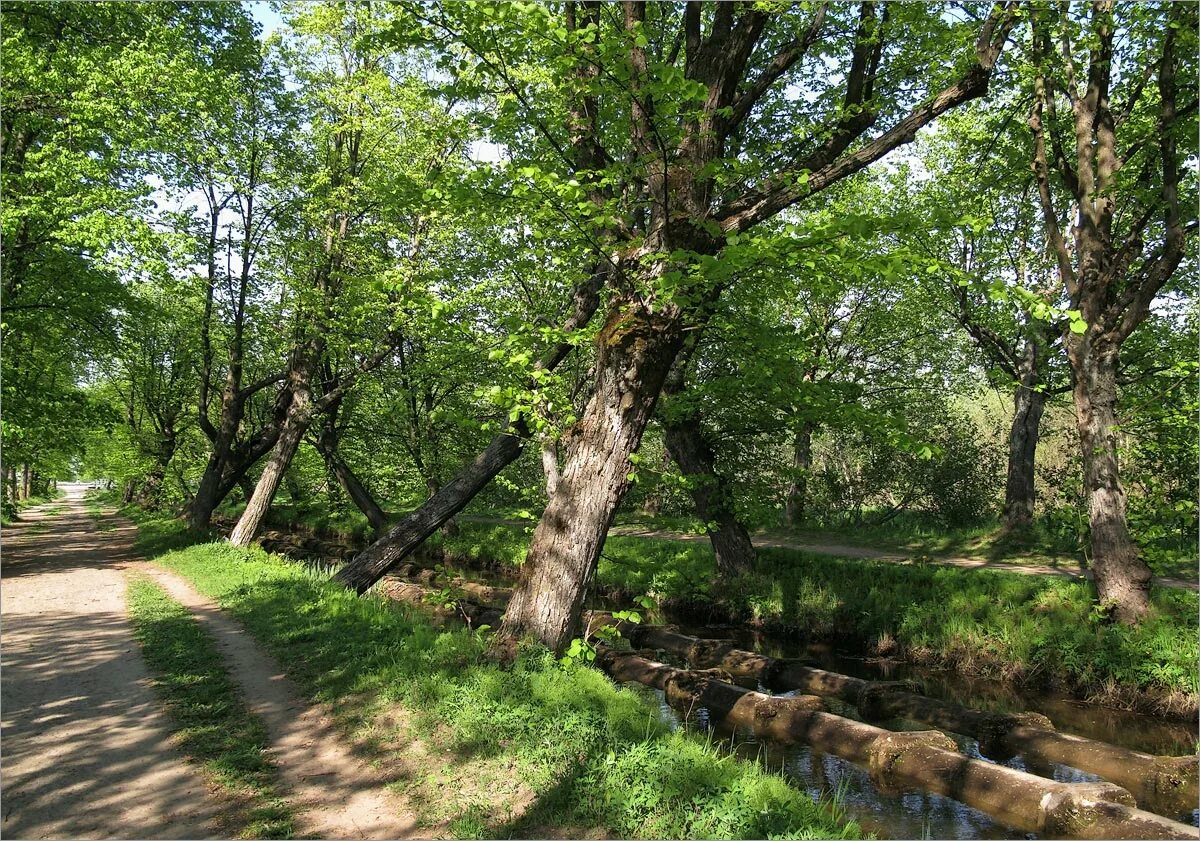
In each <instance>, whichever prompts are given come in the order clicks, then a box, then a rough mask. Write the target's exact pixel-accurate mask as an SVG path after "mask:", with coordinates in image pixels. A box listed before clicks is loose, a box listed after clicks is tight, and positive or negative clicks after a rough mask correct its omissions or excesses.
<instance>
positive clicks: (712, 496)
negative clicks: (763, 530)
mask: <svg viewBox="0 0 1200 841" xmlns="http://www.w3.org/2000/svg"><path fill="white" fill-rule="evenodd" d="M663 429H664V432H665V436H664V439H665V442H666V446H667V450H668V451H669V452H670V453H671V458H672V459H674V460H675V463H676V464H677V465H679V469H680V471H681V472H682V473H683V475H684V476H685V477H687V479H688V493H689V494H690V495H691V497H692V502H693V504H694V505H695V506H696V515H697V516H698V517H700V519H701V520H702V521H703V522H704V530H705V532H706V533H707V534H708V539H709V541H710V542H711V543H712V548H713V553H714V554H715V555H716V557H717V575H718V576H720V577H721V578H733V577H734V576H737V575H741V574H743V573H745V572H748V571H749V570H750V567H751V566H753V564H754V545H753V544H752V543H751V542H750V533H749V532H748V531H746V527H745V526H744V525H742V523H741V521H740V520H738V518H737V515H736V514H734V512H733V504H732V503H733V500H732V497H731V493H730V490H729V487H728V485H727V483H726V482H725V480H724V478H723V477H722V476H721V475H720V474H719V473H717V469H716V455H715V454H714V453H713V449H712V447H711V446H710V445H709V443H708V441H707V439H705V437H704V432H703V431H702V430H701V428H700V417H699V413H698V412H689V413H687V414H685V415H684V416H683V417H681V418H675V419H672V420H668V421H665V422H664V423H663Z"/></svg>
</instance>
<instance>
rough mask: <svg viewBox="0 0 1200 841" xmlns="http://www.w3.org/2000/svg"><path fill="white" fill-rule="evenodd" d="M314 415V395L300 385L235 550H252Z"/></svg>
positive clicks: (234, 539)
mask: <svg viewBox="0 0 1200 841" xmlns="http://www.w3.org/2000/svg"><path fill="white" fill-rule="evenodd" d="M312 411H313V409H312V395H311V394H310V393H309V391H308V388H307V387H306V386H304V385H303V384H302V383H300V384H298V385H297V386H296V387H295V388H294V389H293V391H292V405H291V407H290V409H289V411H288V415H287V419H286V420H285V421H284V423H283V429H282V430H280V432H279V440H278V441H276V442H275V447H274V448H273V449H272V450H271V457H270V459H268V460H267V465H266V468H265V469H264V470H263V473H262V476H260V477H259V479H258V484H257V485H255V487H254V494H253V495H252V496H251V497H250V501H249V502H247V503H246V510H245V511H243V512H242V516H241V517H240V518H239V519H238V522H237V525H236V526H234V529H233V531H232V532H230V534H229V542H230V543H231V544H233V545H234V546H249V545H250V544H251V543H253V542H254V538H256V537H257V536H258V531H259V529H260V528H262V522H263V520H264V519H265V518H266V516H267V511H268V510H269V509H270V507H271V503H272V502H273V501H274V500H275V494H276V493H277V492H278V491H279V485H280V483H281V482H282V481H283V476H284V474H285V473H287V469H288V467H289V466H290V465H291V463H292V458H293V457H294V456H295V455H296V450H297V449H298V448H299V447H300V442H301V441H302V440H303V439H304V433H305V431H306V430H307V429H308V424H309V422H310V421H311V420H312Z"/></svg>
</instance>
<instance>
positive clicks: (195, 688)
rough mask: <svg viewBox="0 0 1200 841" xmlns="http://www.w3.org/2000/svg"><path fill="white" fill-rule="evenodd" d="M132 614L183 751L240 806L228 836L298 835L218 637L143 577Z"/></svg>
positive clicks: (132, 590) (226, 822)
mask: <svg viewBox="0 0 1200 841" xmlns="http://www.w3.org/2000/svg"><path fill="white" fill-rule="evenodd" d="M129 612H130V616H131V618H132V619H133V625H134V631H135V633H136V635H137V638H138V640H139V641H140V642H141V644H142V654H143V656H144V657H145V659H146V663H147V665H148V666H149V667H150V671H151V673H152V675H153V678H154V687H155V690H156V691H157V692H158V693H159V695H160V696H161V697H162V698H163V700H164V701H165V702H166V706H167V711H168V713H169V714H170V717H171V720H172V721H173V723H174V728H173V729H174V733H175V738H176V739H177V740H178V744H179V746H180V748H181V750H182V751H183V752H184V753H185V754H186V755H187V756H188V757H189V758H190V759H192V760H193V761H195V762H197V763H199V764H200V765H201V766H202V767H203V768H204V770H205V773H206V774H207V776H208V777H209V778H210V779H211V780H212V781H213V783H215V784H216V786H217V787H218V788H219V790H221V791H223V792H224V793H225V794H226V795H228V799H229V800H230V802H231V803H232V804H233V807H232V808H230V809H227V810H226V812H225V813H224V814H223V817H222V822H223V826H222V827H221V828H222V831H225V832H229V833H230V834H231V835H235V836H236V837H238V838H290V837H292V833H293V825H292V815H291V810H290V807H289V806H288V804H287V803H286V802H285V801H284V800H283V799H282V798H281V797H280V796H279V794H278V788H279V783H278V772H277V771H276V769H275V767H274V766H273V765H272V764H271V762H270V760H269V759H268V758H267V754H266V750H267V748H268V746H269V745H268V741H267V735H266V731H265V730H264V728H263V726H262V724H261V723H260V722H259V721H258V720H257V719H256V718H254V716H253V715H251V713H250V712H249V711H248V710H247V709H246V707H245V704H243V702H242V700H241V698H240V697H239V694H238V690H237V687H236V686H235V685H234V683H233V681H232V679H231V678H230V676H229V674H228V672H227V671H226V670H225V666H224V664H223V661H222V658H221V654H220V652H219V651H218V650H217V647H216V644H215V642H214V641H213V639H212V638H211V637H210V636H209V635H208V633H207V632H206V631H205V630H204V629H203V628H201V627H200V625H199V623H198V622H197V621H196V620H195V619H194V618H193V617H192V615H191V614H190V613H189V611H188V610H187V608H185V607H184V606H183V605H181V604H179V603H178V602H176V601H175V600H174V599H172V598H171V597H170V596H168V595H167V594H166V593H165V592H164V591H163V590H162V589H161V588H160V587H159V586H158V585H156V584H154V583H152V582H151V581H149V580H147V579H146V578H144V577H140V576H139V577H136V578H134V579H132V580H131V581H130V582H129Z"/></svg>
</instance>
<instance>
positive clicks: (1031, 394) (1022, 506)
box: [1004, 378, 1046, 532]
mask: <svg viewBox="0 0 1200 841" xmlns="http://www.w3.org/2000/svg"><path fill="white" fill-rule="evenodd" d="M1026 379H1028V378H1022V382H1021V384H1020V385H1018V386H1017V390H1016V394H1015V395H1014V396H1013V408H1014V412H1013V422H1012V427H1011V428H1010V429H1009V431H1008V479H1007V481H1006V482H1005V485H1004V528H1005V530H1007V531H1010V532H1015V531H1022V530H1024V529H1027V528H1029V526H1030V525H1032V524H1033V510H1034V506H1035V504H1036V502H1037V488H1036V485H1035V480H1034V467H1035V462H1036V458H1037V445H1038V436H1039V434H1040V429H1041V424H1042V412H1043V411H1044V410H1045V408H1046V393H1045V392H1044V391H1041V390H1039V389H1038V388H1037V384H1036V381H1035V382H1026V381H1025V380H1026ZM1035 380H1036V378H1035Z"/></svg>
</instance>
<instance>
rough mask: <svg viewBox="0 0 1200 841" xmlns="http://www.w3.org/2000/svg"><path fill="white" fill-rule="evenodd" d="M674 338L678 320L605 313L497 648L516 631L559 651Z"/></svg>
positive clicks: (675, 348) (678, 339) (571, 629)
mask: <svg viewBox="0 0 1200 841" xmlns="http://www.w3.org/2000/svg"><path fill="white" fill-rule="evenodd" d="M682 342H683V333H682V329H681V324H680V322H679V320H678V319H677V318H671V317H669V316H665V315H662V314H658V313H651V312H647V311H644V310H643V311H637V312H629V311H628V310H626V309H623V308H622V307H621V306H620V305H619V304H618V305H616V306H614V308H613V309H612V310H611V311H610V313H609V316H608V320H607V322H606V324H605V326H604V329H602V330H601V331H600V334H599V335H598V336H597V339H596V350H597V358H596V363H595V368H596V386H595V390H594V391H593V392H592V396H591V399H590V400H589V401H588V404H587V407H586V408H585V409H584V411H583V414H582V416H581V417H580V419H579V421H578V422H577V423H576V424H575V425H574V426H573V427H572V429H571V430H570V433H569V438H568V443H567V456H566V460H565V464H564V466H563V470H562V474H561V476H560V477H559V482H558V489H557V492H556V493H555V494H554V497H553V498H552V499H551V500H550V502H549V504H548V505H547V506H546V510H545V511H544V512H543V513H542V518H541V520H540V521H539V522H538V525H537V528H536V529H535V530H534V533H533V539H532V541H531V542H530V545H529V553H528V554H527V555H526V557H525V563H524V565H523V566H522V567H521V577H520V581H519V583H518V585H517V587H516V590H515V591H514V593H513V598H512V601H511V602H509V606H508V610H507V611H506V612H505V614H504V623H503V626H502V628H501V631H500V633H499V634H498V637H497V640H496V645H497V646H498V647H499V648H501V649H502V650H503V649H504V648H506V647H507V648H509V649H510V650H511V649H512V647H514V646H515V643H516V641H518V640H520V639H522V638H524V637H532V638H534V639H537V640H539V641H540V642H542V643H543V644H545V645H546V646H548V647H549V648H551V649H553V650H555V651H561V650H562V649H563V648H564V647H565V645H566V644H567V642H568V641H569V640H570V639H571V637H572V636H573V635H574V634H575V632H576V629H577V627H578V625H579V616H580V611H581V610H582V608H583V599H584V595H585V593H586V592H587V586H588V583H589V582H590V581H591V577H592V573H593V571H594V570H595V568H596V561H597V559H598V558H599V557H600V551H601V549H602V548H603V547H604V540H605V537H606V536H607V534H608V529H609V526H610V525H611V524H612V518H613V515H614V514H615V513H616V510H617V505H618V504H619V503H620V501H621V498H622V497H623V496H624V495H625V491H626V490H627V489H628V488H629V481H630V480H629V474H630V472H631V470H632V463H631V462H630V460H629V457H630V455H632V454H633V453H634V452H635V451H636V450H637V448H638V445H639V444H640V443H641V440H642V435H643V433H644V432H645V430H646V424H647V422H648V421H649V419H650V416H651V414H653V412H654V406H655V404H656V403H657V402H658V396H659V393H660V391H661V390H662V385H663V382H664V380H665V379H666V377H667V372H668V371H669V370H670V368H671V363H672V362H673V361H674V359H675V356H676V355H677V354H678V352H679V349H680V347H681V345H682Z"/></svg>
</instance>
